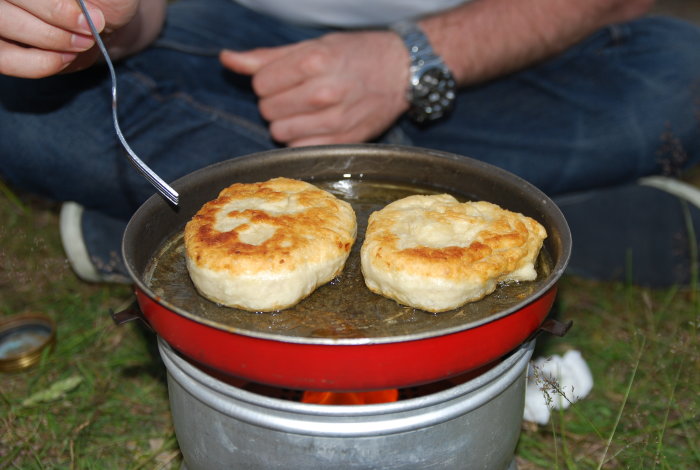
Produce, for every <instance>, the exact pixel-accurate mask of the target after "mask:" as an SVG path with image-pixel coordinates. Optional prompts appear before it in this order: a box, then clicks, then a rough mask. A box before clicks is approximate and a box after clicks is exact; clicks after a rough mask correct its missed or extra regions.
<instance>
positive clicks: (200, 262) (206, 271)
mask: <svg viewBox="0 0 700 470" xmlns="http://www.w3.org/2000/svg"><path fill="white" fill-rule="evenodd" d="M356 232H357V222H356V220H355V212H354V211H353V209H352V207H351V206H350V204H348V203H347V202H345V201H342V200H340V199H337V198H336V197H335V196H333V195H332V194H330V193H328V192H326V191H323V190H321V189H319V188H317V187H316V186H313V185H311V184H309V183H306V182H303V181H298V180H293V179H288V178H274V179H271V180H269V181H265V182H262V183H250V184H243V183H237V184H233V185H231V186H229V187H228V188H226V189H224V190H223V191H221V192H220V193H219V196H218V197H217V198H216V199H214V200H213V201H210V202H208V203H206V204H205V205H204V206H203V207H202V208H201V209H200V210H199V212H197V214H195V216H194V217H193V218H192V219H191V220H190V221H189V222H188V223H187V225H186V226H185V237H184V238H185V256H186V261H187V269H188V271H189V274H190V277H191V279H192V282H193V283H194V285H195V287H196V288H197V290H198V291H199V293H200V294H201V295H203V296H204V297H206V298H207V299H209V300H211V301H213V302H216V303H219V304H222V305H226V306H229V307H236V308H240V309H244V310H250V311H274V310H280V309H284V308H288V307H291V306H293V305H295V304H296V303H298V302H299V301H300V300H301V299H303V298H304V297H306V296H308V295H309V294H311V293H312V292H313V291H314V290H315V289H316V288H317V287H319V286H321V285H322V284H325V283H327V282H328V281H330V280H332V279H333V278H334V277H336V276H337V275H338V274H339V273H340V272H341V271H342V269H343V267H344V265H345V261H346V259H347V257H348V255H349V254H350V249H351V247H352V245H353V243H354V242H355V236H356Z"/></svg>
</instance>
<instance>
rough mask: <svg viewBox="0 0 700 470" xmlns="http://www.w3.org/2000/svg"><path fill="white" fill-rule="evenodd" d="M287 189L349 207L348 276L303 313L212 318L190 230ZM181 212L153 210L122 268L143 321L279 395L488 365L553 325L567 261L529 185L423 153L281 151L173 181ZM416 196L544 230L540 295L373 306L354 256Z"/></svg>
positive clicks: (137, 227)
mask: <svg viewBox="0 0 700 470" xmlns="http://www.w3.org/2000/svg"><path fill="white" fill-rule="evenodd" d="M277 176H285V177H289V178H296V179H302V180H305V181H308V182H311V183H313V184H317V185H318V186H320V187H322V188H323V189H327V190H329V191H330V192H333V193H335V194H336V195H337V196H338V197H341V198H343V199H345V200H348V202H350V203H351V204H352V205H353V207H354V208H355V210H356V213H357V216H358V240H357V242H356V244H355V247H353V252H351V255H350V258H349V259H348V262H347V264H346V268H345V270H344V272H343V273H342V274H341V275H340V276H339V277H338V278H337V279H336V280H334V281H332V282H331V283H329V284H328V285H326V286H322V287H320V288H319V289H318V290H317V291H315V292H314V293H313V294H312V295H311V296H309V297H308V298H307V299H305V300H303V301H302V302H301V303H300V304H299V305H298V306H296V307H293V308H291V309H287V310H283V311H280V312H273V313H256V312H245V311H239V310H236V309H230V308H227V307H223V306H218V305H215V304H213V303H211V302H209V301H207V300H206V299H203V298H202V297H200V296H199V295H198V294H197V293H196V290H195V289H194V287H193V285H192V283H191V281H190V279H189V276H188V275H187V272H186V268H184V255H183V251H182V240H181V233H182V230H183V227H184V225H185V224H186V223H187V221H188V220H189V219H190V218H191V217H192V216H193V215H194V214H195V213H196V212H197V211H198V210H199V208H200V207H201V206H202V205H203V204H204V203H205V202H207V201H209V200H211V199H214V198H215V197H216V195H217V194H218V193H219V191H220V190H221V189H223V188H224V187H226V186H229V185H231V184H233V183H234V182H244V183H246V182H258V181H265V180H267V179H270V178H273V177H277ZM172 186H173V187H174V188H175V189H176V190H177V191H178V192H179V193H180V195H181V198H180V205H179V206H177V207H173V206H171V205H170V204H168V203H167V202H166V201H165V200H164V199H162V198H161V197H159V196H157V195H154V196H153V197H151V198H150V199H148V200H147V201H146V202H145V203H144V204H143V205H142V206H141V207H140V208H139V209H138V210H137V211H136V212H135V214H134V215H133V217H132V218H131V220H130V222H129V224H128V226H127V228H126V231H125V234H124V238H123V246H122V249H123V254H124V259H125V262H126V265H127V269H128V270H129V273H130V275H131V277H132V279H133V281H134V289H135V294H136V300H137V303H138V307H139V309H140V315H141V316H142V318H143V319H144V320H145V321H146V322H147V323H148V324H149V325H150V326H151V328H152V329H153V330H154V331H155V332H156V333H157V334H158V335H159V336H161V337H162V338H163V339H164V340H165V341H166V342H168V343H169V344H170V345H171V346H172V347H173V348H174V349H175V350H177V351H178V352H179V353H180V354H182V355H183V356H185V357H186V358H188V359H189V360H192V361H194V362H197V363H199V364H201V365H202V366H205V367H206V368H207V369H210V370H213V371H215V372H217V373H222V374H225V375H228V376H232V377H234V378H238V379H243V380H247V381H253V382H258V383H261V384H267V385H272V386H278V387H284V388H292V389H302V390H329V391H360V390H373V389H385V388H401V387H409V386H414V385H420V384H424V383H429V382H433V381H437V380H442V379H446V378H450V377H454V376H457V375H460V374H462V373H465V372H469V371H472V370H475V369H477V368H480V367H482V366H484V365H486V364H489V363H491V362H493V361H495V360H497V359H499V358H500V357H502V356H504V355H505V354H507V353H508V352H510V351H512V350H513V349H515V348H516V347H517V346H519V345H520V344H522V343H523V342H524V341H526V340H528V339H529V338H530V337H531V336H532V335H533V334H535V333H536V332H537V331H538V329H539V328H540V327H541V326H542V324H543V322H544V321H545V319H546V317H547V315H548V313H549V311H550V309H551V306H552V304H553V302H554V299H555V296H556V283H557V280H558V279H559V278H560V277H561V275H562V273H563V272H564V269H565V267H566V264H567V262H568V259H569V255H570V250H571V236H570V232H569V228H568V226H567V224H566V221H565V219H564V217H563V215H562V213H561V212H560V211H559V209H558V208H557V206H556V205H555V204H554V203H553V202H552V201H551V200H550V199H549V198H548V197H547V196H546V195H545V194H543V193H542V192H541V191H539V190H538V189H537V188H535V187H534V186H532V185H531V184H529V183H528V182H526V181H524V180H523V179H521V178H519V177H517V176H515V175H513V174H511V173H509V172H506V171H504V170H502V169H499V168H497V167H494V166H492V165H488V164H486V163H483V162H480V161H478V160H475V159H472V158H468V157H464V156H459V155H455V154H451V153H446V152H440V151H434V150H429V149H423V148H416V147H406V146H392V145H378V144H361V145H337V146H320V147H306V148H298V149H280V150H271V151H267V152H260V153H255V154H251V155H247V156H243V157H238V158H235V159H232V160H228V161H224V162H221V163H218V164H215V165H212V166H208V167H206V168H203V169H201V170H198V171H196V172H193V173H191V174H189V175H187V176H184V177H182V178H180V179H179V180H177V181H175V182H174V183H173V184H172ZM415 193H421V194H426V193H450V194H452V195H454V196H455V197H457V198H459V199H461V200H487V201H490V202H493V203H495V204H498V205H500V206H501V207H503V208H506V209H509V210H512V211H515V212H520V213H523V214H525V215H527V216H530V217H532V218H534V219H536V220H537V221H539V222H540V223H541V224H542V225H543V226H544V227H545V228H546V230H547V233H548V237H547V239H546V240H545V243H544V247H543V250H542V253H541V256H540V258H539V260H538V273H539V274H538V279H537V280H536V281H532V282H527V283H519V284H517V283H516V284H512V285H504V286H500V287H499V288H498V289H497V290H496V292H494V293H493V294H491V295H490V296H487V297H486V298H485V299H483V300H481V301H478V302H474V303H471V304H467V305H466V306H464V307H462V308H460V309H456V310H454V311H450V312H443V313H439V314H431V313H428V312H423V311H420V310H417V309H413V308H409V307H405V306H401V305H399V304H397V303H396V302H394V301H391V300H389V299H385V298H383V297H381V296H379V295H376V294H373V293H371V292H369V290H368V289H366V287H364V284H363V282H362V278H361V274H358V273H359V260H358V257H359V256H358V254H357V250H359V247H360V245H361V242H362V235H363V233H364V227H365V226H366V219H367V217H368V216H369V213H371V212H372V211H373V210H377V209H379V208H381V207H382V206H383V205H385V204H387V203H389V202H391V201H392V200H394V199H397V198H399V197H402V196H405V195H409V194H415Z"/></svg>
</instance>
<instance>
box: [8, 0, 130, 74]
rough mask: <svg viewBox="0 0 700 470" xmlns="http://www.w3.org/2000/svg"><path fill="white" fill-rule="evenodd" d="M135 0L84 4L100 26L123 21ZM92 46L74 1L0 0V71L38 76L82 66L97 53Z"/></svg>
mask: <svg viewBox="0 0 700 470" xmlns="http://www.w3.org/2000/svg"><path fill="white" fill-rule="evenodd" d="M139 1H140V0H91V1H90V2H87V1H86V2H85V3H86V7H87V8H88V12H89V14H90V17H91V18H92V21H93V23H94V24H95V28H96V29H97V30H98V31H103V30H109V29H117V28H120V27H122V26H124V25H125V24H127V23H128V22H129V21H130V20H131V19H132V18H133V17H134V15H135V14H136V11H137V9H138V5H139ZM94 45H95V41H94V39H93V37H92V34H91V33H90V28H89V27H88V24H87V21H86V20H85V18H84V16H83V14H82V10H81V9H80V5H79V4H78V2H77V0H0V74H4V75H12V76H17V77H25V78H40V77H46V76H49V75H54V74H56V73H59V72H62V71H66V70H67V69H69V68H70V69H75V68H82V67H84V66H87V65H89V64H90V63H91V62H93V61H94V60H95V59H96V58H97V56H98V54H97V51H96V50H92V51H90V49H92V48H93V46H94ZM86 51H89V52H87V53H86Z"/></svg>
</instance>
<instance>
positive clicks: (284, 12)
mask: <svg viewBox="0 0 700 470" xmlns="http://www.w3.org/2000/svg"><path fill="white" fill-rule="evenodd" d="M235 1H236V2H238V3H240V4H241V5H244V6H246V7H248V8H250V9H252V10H256V11H258V12H260V13H265V14H268V15H271V16H274V17H276V18H279V19H282V20H285V21H288V22H291V23H297V24H303V25H308V26H334V27H341V28H363V27H371V26H386V25H388V24H391V23H394V22H396V21H399V20H405V19H412V18H418V17H421V16H424V15H427V14H430V13H437V12H439V11H443V10H447V9H449V8H452V7H454V6H456V5H459V4H461V3H466V1H468V0H466V1H465V0H431V1H427V0H346V1H337V0H336V1H332V0H330V1H329V0H235Z"/></svg>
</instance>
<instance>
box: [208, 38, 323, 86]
mask: <svg viewBox="0 0 700 470" xmlns="http://www.w3.org/2000/svg"><path fill="white" fill-rule="evenodd" d="M309 44H311V43H305V42H301V43H297V44H292V45H289V46H282V47H272V48H260V49H253V50H250V51H245V52H236V51H231V50H224V51H222V52H221V55H220V59H221V62H222V64H223V65H224V66H226V67H227V68H229V69H231V70H232V71H234V72H236V73H241V74H244V75H252V76H253V88H254V90H255V93H256V94H257V95H258V96H260V97H266V96H270V95H273V94H276V93H280V92H282V91H285V90H289V89H291V88H293V87H295V86H297V85H299V84H300V83H302V82H304V81H305V80H307V79H309V78H312V77H315V76H318V75H320V74H321V73H322V72H323V71H324V70H325V69H326V67H327V64H328V58H327V57H325V55H324V54H323V53H320V52H319V51H316V50H311V48H310V47H309Z"/></svg>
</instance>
